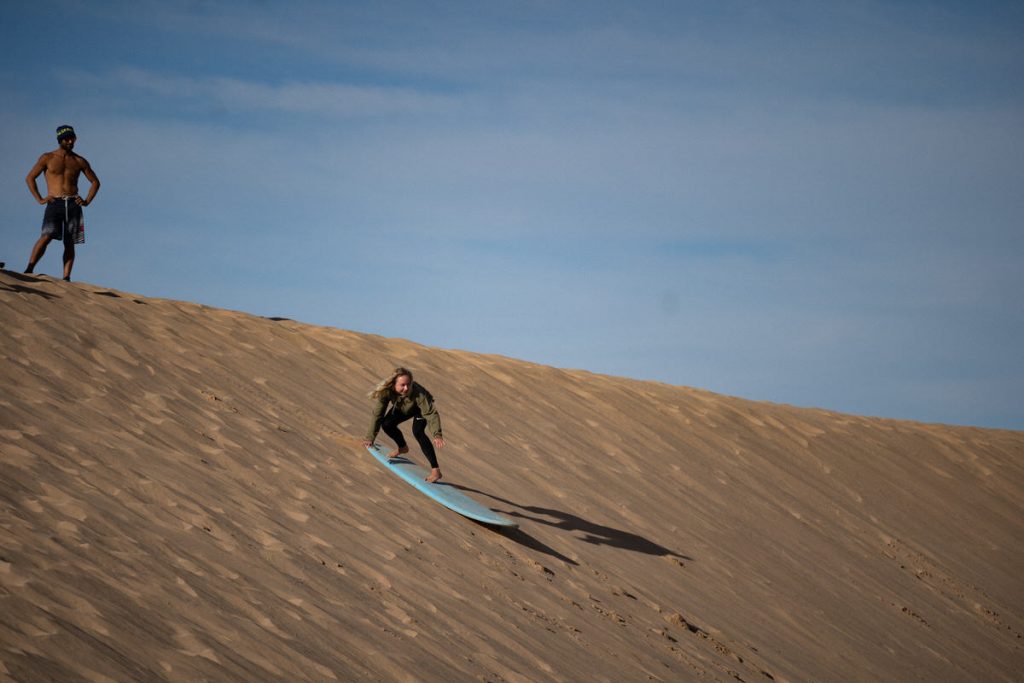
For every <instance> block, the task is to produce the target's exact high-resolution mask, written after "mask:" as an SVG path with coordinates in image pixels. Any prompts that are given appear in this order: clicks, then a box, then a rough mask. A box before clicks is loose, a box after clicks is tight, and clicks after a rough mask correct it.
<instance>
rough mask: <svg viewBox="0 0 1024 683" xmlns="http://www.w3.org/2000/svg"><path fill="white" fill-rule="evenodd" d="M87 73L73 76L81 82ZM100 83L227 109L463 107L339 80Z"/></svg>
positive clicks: (173, 78) (443, 97) (151, 74)
mask: <svg viewBox="0 0 1024 683" xmlns="http://www.w3.org/2000/svg"><path fill="white" fill-rule="evenodd" d="M82 77H83V74H74V75H73V76H70V77H69V78H73V79H74V80H75V81H76V82H78V83H79V84H81V80H82ZM93 80H94V83H95V85H96V86H97V87H103V88H107V89H112V90H115V91H118V92H122V93H128V94H134V95H137V94H139V93H144V94H148V95H151V96H154V97H157V98H164V99H173V100H175V101H177V102H179V103H180V102H185V103H192V104H205V105H208V106H211V107H216V108H219V109H222V110H228V111H231V110H238V111H250V112H251V111H267V112H281V113H292V114H312V115H318V116H332V117H336V116H341V117H348V118H369V117H377V116H391V115H408V114H437V113H443V112H446V111H451V110H453V109H455V108H457V107H458V106H459V99H458V98H457V97H455V96H451V95H447V94H437V93H432V92H427V91H424V90H419V89H415V88H401V87H387V86H361V85H351V84H347V83H339V82H316V81H302V82H300V81H290V82H285V83H264V82H258V81H252V80H242V79H237V78H226V77H220V76H209V77H201V78H200V77H190V76H181V75H175V74H164V73H158V72H155V71H150V70H146V69H139V68H132V67H125V68H120V69H115V70H113V71H111V72H109V73H107V74H102V75H98V76H96V77H94V79H93Z"/></svg>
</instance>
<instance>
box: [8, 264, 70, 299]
mask: <svg viewBox="0 0 1024 683" xmlns="http://www.w3.org/2000/svg"><path fill="white" fill-rule="evenodd" d="M4 275H7V276H8V277H12V278H14V279H15V280H21V281H22V282H42V279H41V278H38V277H36V276H34V275H26V274H24V273H15V272H14V271H10V270H5V271H4ZM0 289H5V290H7V291H9V292H15V293H17V294H35V295H37V296H41V297H43V298H44V299H59V298H60V297H59V296H57V295H56V294H50V293H49V292H44V291H42V290H41V289H36V288H35V287H25V286H24V285H9V284H7V283H6V282H0Z"/></svg>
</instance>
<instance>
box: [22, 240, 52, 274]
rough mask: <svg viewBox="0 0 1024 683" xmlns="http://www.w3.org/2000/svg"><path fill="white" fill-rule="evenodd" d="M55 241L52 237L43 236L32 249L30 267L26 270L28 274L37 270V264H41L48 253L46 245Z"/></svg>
mask: <svg viewBox="0 0 1024 683" xmlns="http://www.w3.org/2000/svg"><path fill="white" fill-rule="evenodd" d="M52 239H53V236H52V235H43V236H42V237H40V238H39V239H38V240H37V241H36V244H35V246H34V247H32V255H31V256H29V257H28V267H27V268H25V272H26V273H31V272H32V271H34V270H35V268H36V264H37V263H39V259H41V258H43V254H45V253H46V245H47V244H49V243H50V240H52Z"/></svg>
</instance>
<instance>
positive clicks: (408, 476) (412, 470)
mask: <svg viewBox="0 0 1024 683" xmlns="http://www.w3.org/2000/svg"><path fill="white" fill-rule="evenodd" d="M366 450H368V451H370V453H371V454H373V457H375V458H377V460H379V461H380V463H381V464H382V465H384V466H385V467H387V468H388V469H389V470H391V471H392V472H394V473H395V474H397V475H398V476H399V477H401V478H402V479H404V480H405V481H406V482H407V483H408V484H410V485H411V486H412V487H413V488H416V489H419V490H420V491H422V492H423V493H425V494H427V496H429V497H431V498H433V499H434V500H436V501H437V502H438V503H440V504H441V505H444V506H445V507H446V508H448V509H449V510H454V511H455V512H457V513H459V514H460V515H462V516H463V517H468V518H470V519H475V520H476V521H478V522H483V523H484V524H493V525H494V526H504V527H510V528H512V529H516V528H518V527H519V524H517V523H516V522H514V521H512V520H511V519H509V518H508V517H506V516H505V515H502V514H498V513H497V512H495V511H494V510H492V509H490V508H488V507H484V506H483V505H481V504H480V503H478V502H476V501H475V500H473V499H472V498H470V497H469V496H467V495H466V494H465V493H463V492H462V491H460V490H458V489H457V488H455V487H454V486H449V485H448V484H446V483H445V482H444V480H441V481H439V482H436V483H434V484H428V483H427V482H425V481H424V479H426V477H427V475H428V474H430V471H429V470H427V469H426V468H425V467H421V466H420V465H417V464H416V463H414V462H412V461H411V460H409V459H408V458H406V457H405V456H403V455H400V456H397V457H394V458H388V456H387V450H386V449H385V448H384V447H383V446H379V445H377V444H374V445H372V446H367V447H366Z"/></svg>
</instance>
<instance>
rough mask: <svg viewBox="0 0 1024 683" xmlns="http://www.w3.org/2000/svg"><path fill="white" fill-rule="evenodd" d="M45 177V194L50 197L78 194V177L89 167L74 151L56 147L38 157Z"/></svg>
mask: <svg viewBox="0 0 1024 683" xmlns="http://www.w3.org/2000/svg"><path fill="white" fill-rule="evenodd" d="M39 161H40V163H42V164H43V175H44V176H45V177H46V194H47V195H49V196H51V197H74V196H77V195H78V177H79V176H80V175H81V174H82V171H84V170H85V169H87V168H88V167H89V162H87V161H86V160H85V159H84V158H83V157H81V156H79V155H78V154H75V153H74V152H66V151H64V150H63V149H57V150H54V151H52V152H47V153H46V154H44V155H43V156H42V157H40V159H39Z"/></svg>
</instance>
